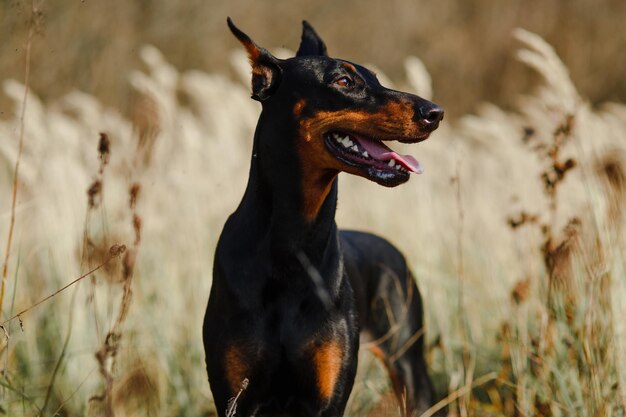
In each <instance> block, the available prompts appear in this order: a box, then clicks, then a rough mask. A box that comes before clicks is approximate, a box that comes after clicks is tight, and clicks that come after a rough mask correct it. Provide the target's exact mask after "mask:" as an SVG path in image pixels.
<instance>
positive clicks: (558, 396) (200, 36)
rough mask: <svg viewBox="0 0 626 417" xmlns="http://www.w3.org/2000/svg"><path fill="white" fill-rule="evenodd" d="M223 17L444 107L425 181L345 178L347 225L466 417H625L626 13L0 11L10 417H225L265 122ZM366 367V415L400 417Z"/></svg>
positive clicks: (194, 1)
mask: <svg viewBox="0 0 626 417" xmlns="http://www.w3.org/2000/svg"><path fill="white" fill-rule="evenodd" d="M32 5H34V6H35V7H34V13H33V7H32ZM226 16H231V17H232V18H233V19H234V21H235V22H236V24H237V25H238V26H239V27H240V28H241V29H242V30H244V31H245V32H246V33H248V34H249V35H250V36H251V37H252V38H253V39H254V40H255V41H256V42H257V43H258V44H259V45H261V46H264V47H266V48H268V49H270V51H272V52H275V53H277V54H280V56H285V55H284V54H285V53H286V51H285V49H284V48H287V49H290V50H291V51H293V50H295V49H296V48H297V46H298V44H299V39H300V33H301V20H302V19H307V20H308V21H309V22H311V23H312V24H313V26H314V27H315V28H316V29H317V31H318V32H319V34H320V35H321V36H322V38H323V39H324V40H325V41H326V43H327V46H328V50H329V52H330V54H331V55H332V56H336V57H341V58H345V59H348V60H351V61H354V62H357V63H360V64H365V65H372V66H374V67H376V71H377V73H378V75H379V78H380V79H381V80H382V81H383V84H387V85H390V86H395V87H396V88H398V89H402V90H406V91H409V92H412V93H415V94H419V95H422V96H424V97H425V98H432V99H433V100H434V101H435V102H437V103H438V104H441V105H442V106H443V107H444V108H445V109H446V118H445V120H444V122H443V123H442V125H441V126H440V128H439V129H438V130H437V131H436V132H434V134H433V135H432V136H431V138H430V139H429V140H428V141H425V142H424V143H420V144H419V145H417V146H400V145H398V146H397V148H398V149H397V150H398V151H399V152H404V153H411V154H414V155H415V156H416V157H417V158H418V159H419V160H420V162H421V163H422V165H423V166H424V168H425V172H424V174H423V175H420V176H414V177H413V178H412V179H411V181H409V182H408V183H407V184H405V185H403V186H401V187H396V188H393V189H387V188H384V187H379V186H377V185H376V184H374V183H371V182H368V181H365V180H363V179H362V178H359V177H354V176H349V175H344V174H342V175H340V176H339V182H340V186H339V189H340V196H339V207H338V211H337V223H338V225H339V226H340V227H343V228H354V229H360V230H367V231H370V232H374V233H377V234H380V235H382V236H383V237H386V238H388V239H389V240H391V241H392V242H393V243H394V244H395V245H397V247H398V248H400V249H401V250H402V251H403V252H404V253H405V254H406V256H407V259H408V261H409V263H410V265H411V266H412V270H413V271H414V273H415V277H416V280H417V282H418V284H419V287H420V291H421V293H422V295H423V297H424V300H425V304H424V305H425V317H426V333H425V334H426V335H425V339H426V346H427V349H426V350H427V361H428V365H429V372H430V374H431V376H432V379H433V383H434V385H435V387H436V391H437V396H438V398H440V399H442V403H441V404H442V405H445V406H448V414H449V415H450V416H451V417H466V416H474V415H477V416H489V417H491V416H529V417H530V416H532V417H534V416H546V417H547V416H555V417H561V416H574V415H576V416H590V417H592V416H593V417H596V416H607V417H608V416H624V415H626V322H625V321H624V320H623V317H624V316H626V239H625V237H626V210H625V208H624V204H625V202H626V105H625V104H624V102H625V101H626V53H624V52H625V51H626V24H625V23H624V22H626V1H624V0H525V1H522V0H510V1H504V0H471V1H470V0H438V1H409V0H387V1H385V2H379V1H363V0H359V1H357V0H345V1H340V2H339V1H337V2H316V1H304V0H289V1H287V0H277V1H272V2H261V1H254V2H253V1H249V2H245V1H241V0H232V1H225V0H224V1H222V0H187V1H182V0H181V1H169V0H153V1H149V0H123V1H122V0H111V1H96V0H83V1H78V0H71V1H70V0H44V1H42V0H34V2H31V1H27V0H22V1H15V0H0V251H1V252H0V253H4V249H5V245H6V244H7V242H9V241H10V239H9V238H8V236H9V233H8V230H9V227H10V226H9V225H10V222H11V220H12V219H14V220H15V229H14V235H13V239H12V242H13V245H12V246H11V250H10V251H8V258H7V263H6V265H7V268H8V269H7V271H8V274H7V277H6V291H5V294H4V298H2V295H0V300H2V301H3V304H2V311H1V312H0V313H1V314H2V317H3V318H2V320H0V324H1V325H2V329H4V331H5V332H6V333H4V336H5V337H3V338H0V415H2V414H4V415H9V416H12V417H14V416H20V417H22V416H24V417H26V416H28V417H30V416H33V417H34V416H59V415H60V416H64V417H74V416H76V417H78V416H81V417H82V416H85V415H89V416H104V417H113V416H129V417H130V416H193V417H200V416H202V417H209V416H210V417H214V416H216V410H215V407H214V406H213V402H212V399H211V393H210V390H209V385H208V381H207V376H206V372H205V363H204V350H203V346H202V340H201V332H200V329H201V326H202V318H203V315H204V310H205V308H206V302H207V298H208V294H209V290H210V286H211V270H212V269H211V268H212V263H213V252H214V248H215V244H216V242H217V239H218V237H219V234H220V231H221V229H222V226H223V224H224V221H225V220H226V218H227V216H228V214H229V213H230V212H232V210H233V209H234V207H236V205H237V203H238V202H239V200H240V198H241V195H242V193H243V189H244V187H245V185H246V181H247V173H248V166H249V161H250V154H251V144H252V140H251V138H252V136H253V134H254V129H255V126H256V122H257V119H258V115H259V111H260V105H259V103H257V102H255V101H253V100H251V99H250V91H249V88H250V68H249V63H248V62H247V58H246V56H245V53H244V52H243V48H242V47H241V45H240V44H239V43H238V42H237V41H236V40H235V39H234V38H233V36H232V35H231V34H230V32H229V31H228V29H227V27H226V23H225V20H226ZM518 27H521V28H524V29H526V31H524V30H517V31H515V32H514V30H515V28H518ZM29 33H32V35H33V36H32V38H30V41H29V40H28V39H29ZM28 46H30V47H31V48H30V51H31V54H30V78H29V82H28V84H29V87H30V90H29V91H30V94H28V95H25V86H24V85H23V83H24V79H25V67H26V51H27V49H28V48H27V47H28ZM25 97H27V102H26V106H23V104H24V99H25ZM22 116H23V117H22ZM22 141H23V152H22V153H21V156H18V155H20V147H21V146H20V143H22ZM395 148H396V145H394V149H395ZM17 161H20V170H19V176H18V180H17V184H18V188H17V194H16V196H17V199H16V210H15V212H14V213H13V212H12V209H11V206H12V196H13V195H14V194H13V190H14V189H15V188H14V183H13V179H14V173H15V167H16V162H17ZM118 244H124V245H126V252H125V253H124V254H123V255H120V256H117V257H114V258H111V252H110V248H111V247H114V248H116V247H117V248H119V246H115V245H118ZM115 253H117V254H119V251H116V252H115ZM94 268H100V269H99V270H97V271H96V272H94V273H92V274H90V275H88V276H87V278H85V279H83V280H82V281H80V282H78V283H77V284H76V285H74V286H71V287H69V288H68V289H66V290H64V291H62V292H59V293H56V291H57V290H58V289H59V288H62V287H63V286H64V285H66V284H68V283H69V282H71V281H72V280H74V279H76V278H78V277H80V276H82V275H83V274H85V273H87V272H88V271H89V270H92V269H94ZM51 294H53V296H52V298H50V299H49V300H47V301H46V302H45V303H42V304H40V305H37V306H36V307H34V308H31V307H32V306H34V305H35V304H36V303H37V302H38V301H40V300H42V299H44V298H45V297H47V296H49V295H51ZM24 310H27V311H24ZM20 311H22V313H20ZM1 334H2V332H0V335H1ZM361 351H362V355H361V360H360V362H359V365H360V370H359V373H358V375H357V380H356V383H355V387H354V390H353V394H352V396H351V399H350V402H349V404H348V409H347V413H346V416H349V417H363V416H370V417H395V416H398V415H400V414H399V408H398V406H397V404H396V403H395V402H394V401H393V400H392V399H390V398H391V397H390V394H389V379H388V377H387V376H386V374H385V372H384V370H383V369H382V367H381V366H380V364H379V363H378V362H377V361H375V360H373V358H372V357H371V355H368V352H367V349H362V350H361Z"/></svg>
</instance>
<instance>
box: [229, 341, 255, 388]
mask: <svg viewBox="0 0 626 417" xmlns="http://www.w3.org/2000/svg"><path fill="white" fill-rule="evenodd" d="M251 368H252V366H251V364H250V358H249V357H248V356H247V355H246V354H245V352H244V351H243V349H241V348H240V347H238V346H236V345H231V346H229V347H228V348H227V349H226V352H225V354H224V369H225V373H226V380H227V381H228V386H229V387H230V390H231V393H236V392H238V391H239V389H240V388H241V384H242V383H243V380H244V379H246V378H248V379H249V378H250V373H251V371H252V369H251Z"/></svg>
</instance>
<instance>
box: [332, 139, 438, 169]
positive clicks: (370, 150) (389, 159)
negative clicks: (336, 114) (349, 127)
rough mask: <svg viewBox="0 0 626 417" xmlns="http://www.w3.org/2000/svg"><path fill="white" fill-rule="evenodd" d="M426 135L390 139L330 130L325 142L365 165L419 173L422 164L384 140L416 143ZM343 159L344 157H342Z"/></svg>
mask: <svg viewBox="0 0 626 417" xmlns="http://www.w3.org/2000/svg"><path fill="white" fill-rule="evenodd" d="M427 136H428V135H425V136H421V137H419V138H398V139H391V140H385V141H383V140H377V139H372V138H369V137H366V136H364V135H361V134H355V133H345V132H339V131H331V132H328V133H326V134H325V137H326V139H327V142H329V145H330V146H331V147H332V148H335V149H336V150H338V151H339V152H340V153H341V154H342V155H343V156H345V157H348V159H350V160H352V161H354V160H356V161H354V162H358V163H360V164H363V165H367V166H375V167H377V168H381V169H387V168H389V169H391V170H393V169H394V168H395V170H397V171H398V172H403V173H407V174H408V172H413V173H415V174H421V173H422V172H423V169H422V166H421V165H420V163H419V162H418V161H417V159H415V157H413V156H412V155H401V154H399V153H397V152H395V151H394V150H393V149H391V148H389V147H388V146H387V145H386V144H385V143H384V142H389V141H392V140H393V141H398V142H404V143H417V142H421V141H422V140H424V139H426V137H427ZM342 159H344V158H342Z"/></svg>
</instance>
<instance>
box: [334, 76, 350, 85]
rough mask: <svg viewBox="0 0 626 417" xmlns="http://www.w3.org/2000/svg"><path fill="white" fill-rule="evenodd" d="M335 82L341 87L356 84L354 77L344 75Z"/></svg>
mask: <svg viewBox="0 0 626 417" xmlns="http://www.w3.org/2000/svg"><path fill="white" fill-rule="evenodd" d="M335 84H337V85H338V86H340V87H352V86H353V85H354V81H352V78H350V77H348V76H344V77H341V78H338V79H337V80H335Z"/></svg>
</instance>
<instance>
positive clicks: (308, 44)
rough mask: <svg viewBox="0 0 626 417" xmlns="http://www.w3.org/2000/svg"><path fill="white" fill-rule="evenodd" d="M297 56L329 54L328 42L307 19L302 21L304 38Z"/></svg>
mask: <svg viewBox="0 0 626 417" xmlns="http://www.w3.org/2000/svg"><path fill="white" fill-rule="evenodd" d="M296 56H328V53H327V52H326V44H325V43H324V41H323V40H322V38H320V36H319V35H318V34H317V32H315V29H313V26H311V25H310V24H309V22H307V21H306V20H303V21H302V40H301V41H300V47H299V48H298V52H296Z"/></svg>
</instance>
